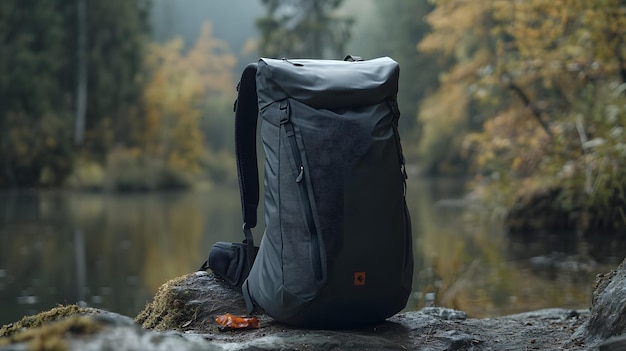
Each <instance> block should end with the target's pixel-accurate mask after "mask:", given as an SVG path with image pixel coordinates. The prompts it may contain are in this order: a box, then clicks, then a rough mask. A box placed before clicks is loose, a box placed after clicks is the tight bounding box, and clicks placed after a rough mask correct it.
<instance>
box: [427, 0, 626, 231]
mask: <svg viewBox="0 0 626 351" xmlns="http://www.w3.org/2000/svg"><path fill="white" fill-rule="evenodd" d="M427 20H428V22H429V23H430V25H431V26H432V32H431V33H430V34H429V35H427V36H426V38H424V40H423V41H422V42H420V43H419V49H420V50H423V51H425V52H429V53H439V54H440V55H445V56H446V57H448V58H450V59H451V60H452V62H453V64H452V65H451V66H450V67H449V68H448V70H447V72H446V73H445V74H443V75H442V76H441V78H440V81H441V86H440V88H439V89H438V90H437V91H436V92H435V93H434V94H432V95H431V96H430V97H429V98H428V100H427V101H426V103H425V104H423V106H422V109H421V111H420V115H419V119H420V121H421V122H422V123H423V124H424V130H425V133H424V134H425V135H424V138H423V140H422V144H421V146H420V148H421V150H422V153H423V155H429V154H430V153H435V154H436V155H438V156H440V158H439V159H435V160H433V161H432V162H433V163H435V164H436V165H439V169H440V170H441V169H445V167H444V166H445V164H446V162H450V161H451V160H454V157H466V159H468V160H470V163H469V164H470V167H471V170H473V172H475V173H476V174H478V175H479V178H477V180H479V182H478V183H477V184H491V187H486V188H482V190H483V191H485V189H492V190H493V191H497V192H500V191H501V190H502V189H507V190H508V193H509V194H510V195H511V196H508V197H507V196H504V197H502V196H491V197H490V198H491V199H494V198H501V199H503V202H502V203H501V204H500V205H502V206H505V207H506V206H510V205H511V203H512V201H513V200H514V199H515V197H516V196H518V195H520V194H522V193H526V192H531V191H533V189H538V188H545V187H554V186H557V187H560V188H562V189H563V191H562V192H560V194H561V197H560V198H558V199H554V200H555V201H560V206H561V207H563V208H564V209H566V210H568V211H569V212H570V213H573V216H576V218H574V221H573V222H574V223H577V224H576V225H577V226H580V227H582V228H591V227H595V228H596V229H597V228H598V227H601V228H608V229H618V228H624V227H626V216H624V214H623V210H622V211H620V210H619V209H620V208H621V209H623V208H624V207H625V206H626V198H625V191H624V186H625V185H626V183H625V182H624V180H623V179H625V178H624V175H625V174H624V173H625V172H624V171H623V169H625V166H626V149H625V145H626V135H624V133H623V126H624V125H626V105H625V102H626V99H625V96H626V93H625V91H626V32H625V31H624V28H626V4H624V2H623V1H619V0H603V1H570V0H556V1H553V0H526V1H513V0H487V1H480V2H477V1H471V0H439V1H436V8H435V10H434V11H433V12H432V13H431V14H430V15H429V16H428V18H427ZM442 138H443V139H445V140H447V142H446V141H444V140H441V139H442ZM440 145H451V146H452V149H449V148H448V149H446V148H443V150H444V151H442V150H441V148H440V147H439V146H440ZM437 147H439V149H437ZM450 163H451V162H450ZM485 193H486V194H489V193H490V192H489V191H485ZM491 194H492V195H494V194H493V192H491ZM488 197H489V196H488ZM597 218H603V219H602V221H601V222H602V223H598V220H597Z"/></svg>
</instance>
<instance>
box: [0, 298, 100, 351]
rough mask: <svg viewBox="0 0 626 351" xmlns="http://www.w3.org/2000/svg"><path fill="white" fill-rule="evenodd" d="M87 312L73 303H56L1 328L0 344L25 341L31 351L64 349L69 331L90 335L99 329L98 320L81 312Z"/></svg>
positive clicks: (59, 350) (58, 350)
mask: <svg viewBox="0 0 626 351" xmlns="http://www.w3.org/2000/svg"><path fill="white" fill-rule="evenodd" d="M88 312H89V309H83V308H80V307H78V306H75V305H74V306H59V307H56V308H54V309H52V310H50V311H46V312H43V313H40V314H38V315H35V316H29V317H24V318H23V319H22V320H20V321H19V322H17V323H13V324H9V325H7V326H4V327H3V328H2V330H0V336H1V337H0V346H5V345H11V344H22V343H27V344H28V350H31V351H40V350H46V351H65V350H67V349H68V346H67V343H66V342H65V336H66V335H67V334H68V333H72V334H80V335H90V334H95V333H97V332H98V331H100V330H101V329H102V325H101V324H100V323H99V322H98V321H96V320H94V319H93V318H89V317H85V316H81V314H85V313H88ZM62 318H64V319H63V320H59V319H62Z"/></svg>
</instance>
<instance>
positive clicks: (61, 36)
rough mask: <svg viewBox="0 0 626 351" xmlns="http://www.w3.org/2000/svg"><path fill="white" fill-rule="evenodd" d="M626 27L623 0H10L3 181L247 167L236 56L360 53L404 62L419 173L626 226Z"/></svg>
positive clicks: (499, 200)
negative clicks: (238, 142)
mask: <svg viewBox="0 0 626 351" xmlns="http://www.w3.org/2000/svg"><path fill="white" fill-rule="evenodd" d="M233 9H236V11H233ZM227 13H230V14H232V13H237V17H233V16H232V15H228V16H226V15H225V14H227ZM624 28H626V1H624V0H596V1H572V0H524V1H517V0H481V1H475V0H435V1H426V0H423V1H421V0H385V1H375V0H345V1H342V0H261V1H259V2H251V1H245V0H231V1H199V0H187V1H182V0H181V1H172V0H152V1H150V0H91V1H86V0H57V1H43V2H41V1H39V2H37V1H34V0H4V1H2V2H0V187H2V188H31V187H37V188H42V187H55V188H56V187H63V188H76V189H85V190H95V191H154V190H162V189H192V188H198V187H205V186H211V184H213V185H215V184H220V183H223V182H236V167H235V160H234V138H233V134H234V132H233V125H234V123H233V113H232V106H233V101H234V99H235V97H236V95H235V94H236V92H235V86H236V83H237V78H238V75H239V73H240V72H241V68H242V67H243V66H244V65H245V64H246V63H248V62H252V61H254V60H255V59H256V58H258V57H259V56H263V57H292V58H293V57H317V58H342V57H343V56H344V55H345V54H346V53H351V54H357V55H360V56H363V57H364V58H373V57H377V56H391V57H393V58H394V59H396V60H397V61H398V62H399V63H400V67H401V83H400V84H401V86H400V93H399V103H400V108H401V111H402V118H401V134H402V137H403V145H404V150H405V153H406V156H407V159H408V162H409V164H410V165H411V170H412V171H413V172H414V173H418V174H422V175H438V176H442V175H443V176H459V177H463V179H465V180H467V182H468V189H470V190H472V193H471V196H472V199H473V201H475V202H476V203H480V204H482V205H481V206H476V208H480V209H481V211H482V213H483V214H484V215H486V216H487V217H489V218H501V217H507V218H509V220H510V221H511V222H512V223H513V222H514V221H513V220H512V219H510V217H511V216H510V214H511V213H512V212H514V210H515V209H516V208H518V207H520V206H522V207H524V206H526V207H540V209H541V210H542V211H543V209H544V208H545V209H548V210H549V211H548V212H550V213H552V214H554V216H553V218H554V219H553V220H550V221H548V222H542V223H541V224H540V225H541V226H546V225H547V226H550V227H552V228H553V229H565V228H569V229H571V228H575V229H579V230H582V231H586V232H597V231H604V232H614V233H620V232H622V233H623V232H624V229H626V215H625V208H626V195H625V193H626V190H625V185H626V134H625V131H624V126H625V125H626V31H625V30H624ZM218 29H219V30H218ZM179 32H183V33H185V34H184V35H182V36H175V35H174V34H173V33H179ZM545 203H547V204H545ZM541 206H543V207H541ZM522 222H523V223H521V224H520V223H518V226H520V227H528V226H533V225H534V224H533V223H532V221H529V220H524V221H522Z"/></svg>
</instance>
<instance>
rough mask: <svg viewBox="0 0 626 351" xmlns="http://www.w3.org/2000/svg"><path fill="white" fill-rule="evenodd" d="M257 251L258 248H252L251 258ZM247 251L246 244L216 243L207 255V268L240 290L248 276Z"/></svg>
mask: <svg viewBox="0 0 626 351" xmlns="http://www.w3.org/2000/svg"><path fill="white" fill-rule="evenodd" d="M258 250H259V248H258V247H254V255H253V256H256V254H257V252H258ZM247 251H248V248H247V245H246V244H240V243H229V242H223V241H220V242H217V243H215V244H214V245H213V247H212V248H211V251H210V253H209V260H208V263H209V268H211V270H212V271H213V273H215V274H217V275H218V276H220V277H221V278H222V279H224V280H226V282H228V284H230V285H232V286H236V287H239V288H241V284H242V283H243V281H244V280H246V278H247V277H248V274H250V265H249V264H248V252H247Z"/></svg>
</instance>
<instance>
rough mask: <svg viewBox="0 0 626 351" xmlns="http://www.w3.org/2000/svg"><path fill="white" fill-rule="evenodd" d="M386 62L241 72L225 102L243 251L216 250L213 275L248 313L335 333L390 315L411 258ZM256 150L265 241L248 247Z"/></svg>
mask: <svg viewBox="0 0 626 351" xmlns="http://www.w3.org/2000/svg"><path fill="white" fill-rule="evenodd" d="M398 78H399V67H398V64H397V63H396V62H395V61H394V60H392V59H391V58H388V57H384V58H378V59H373V60H365V61H364V60H361V59H360V58H358V57H353V56H347V57H346V59H345V60H343V61H341V60H312V59H297V60H295V59H294V60H291V59H289V60H287V59H282V60H278V59H267V58H263V59H260V60H259V61H258V63H252V64H249V65H248V66H246V68H245V69H244V71H243V73H242V76H241V80H240V82H239V84H238V87H237V90H238V97H237V101H236V102H235V138H236V156H237V169H238V175H239V186H240V193H241V202H242V212H243V222H244V223H243V232H244V235H245V240H244V242H243V243H224V242H219V243H216V244H215V245H214V246H213V248H212V249H211V253H210V255H209V259H208V262H207V263H205V265H204V266H203V268H205V269H206V267H207V266H208V267H210V268H211V270H212V271H213V272H215V273H216V274H218V275H219V276H221V277H222V278H224V279H225V280H226V281H228V282H229V283H230V284H231V285H234V286H238V287H240V288H241V290H242V293H243V295H244V298H245V300H246V304H247V306H248V312H250V313H251V312H252V311H253V309H254V308H255V306H256V307H260V308H261V309H263V310H264V311H265V312H266V313H267V314H269V315H270V316H271V317H273V318H274V319H276V320H277V321H279V322H283V323H286V324H291V325H295V326H301V327H313V328H344V327H352V326H357V325H362V324H368V323H375V322H380V321H382V320H384V319H385V318H388V317H390V316H392V315H394V314H395V313H397V312H399V311H401V310H402V309H403V308H404V307H405V305H406V303H407V299H408V297H409V295H410V293H411V284H412V278H413V251H412V243H411V223H410V217H409V212H408V209H407V206H406V202H405V193H406V183H405V182H406V179H407V176H406V171H405V164H404V156H403V154H402V148H401V145H400V137H399V134H398V119H399V117H400V113H399V110H398V105H397V101H396V95H397V92H398ZM257 116H260V117H261V119H262V125H261V135H262V141H263V147H264V150H265V177H264V190H265V193H264V201H265V223H266V227H265V232H264V235H263V237H262V240H261V244H260V247H258V248H257V247H255V246H254V240H253V236H252V231H251V229H252V228H254V227H255V226H256V224H257V206H258V203H259V179H258V175H257V172H258V165H257V153H256V145H257V142H256V132H257Z"/></svg>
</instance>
